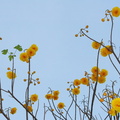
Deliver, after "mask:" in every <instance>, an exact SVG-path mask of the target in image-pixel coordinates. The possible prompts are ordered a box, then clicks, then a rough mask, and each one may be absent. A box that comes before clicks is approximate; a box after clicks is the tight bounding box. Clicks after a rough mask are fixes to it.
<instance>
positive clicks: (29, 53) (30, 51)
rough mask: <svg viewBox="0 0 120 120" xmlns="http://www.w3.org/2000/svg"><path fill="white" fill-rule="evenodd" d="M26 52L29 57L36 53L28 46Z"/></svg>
mask: <svg viewBox="0 0 120 120" xmlns="http://www.w3.org/2000/svg"><path fill="white" fill-rule="evenodd" d="M26 53H27V55H28V56H29V57H31V56H34V55H35V54H36V51H35V50H33V49H32V48H29V49H27V51H26Z"/></svg>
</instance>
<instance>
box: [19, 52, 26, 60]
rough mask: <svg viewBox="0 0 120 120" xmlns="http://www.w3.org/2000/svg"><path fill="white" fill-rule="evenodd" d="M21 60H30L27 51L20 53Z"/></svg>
mask: <svg viewBox="0 0 120 120" xmlns="http://www.w3.org/2000/svg"><path fill="white" fill-rule="evenodd" d="M20 60H21V61H23V62H26V61H28V55H27V53H25V52H24V53H21V54H20Z"/></svg>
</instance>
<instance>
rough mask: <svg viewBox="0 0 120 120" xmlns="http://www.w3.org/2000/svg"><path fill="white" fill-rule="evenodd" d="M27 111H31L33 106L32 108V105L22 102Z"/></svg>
mask: <svg viewBox="0 0 120 120" xmlns="http://www.w3.org/2000/svg"><path fill="white" fill-rule="evenodd" d="M23 106H24V107H25V108H26V109H27V110H28V111H29V112H32V111H33V108H32V105H28V106H27V105H26V104H24V105H23Z"/></svg>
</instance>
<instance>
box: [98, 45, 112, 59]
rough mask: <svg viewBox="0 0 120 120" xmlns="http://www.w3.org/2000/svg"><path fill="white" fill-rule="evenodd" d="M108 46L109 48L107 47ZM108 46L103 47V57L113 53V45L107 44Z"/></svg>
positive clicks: (101, 52) (101, 51)
mask: <svg viewBox="0 0 120 120" xmlns="http://www.w3.org/2000/svg"><path fill="white" fill-rule="evenodd" d="M106 47H107V48H106ZM106 47H103V48H101V50H100V54H101V55H102V56H103V57H106V56H107V55H109V54H112V47H111V46H110V45H107V46H106Z"/></svg>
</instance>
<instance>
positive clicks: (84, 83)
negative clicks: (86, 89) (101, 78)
mask: <svg viewBox="0 0 120 120" xmlns="http://www.w3.org/2000/svg"><path fill="white" fill-rule="evenodd" d="M80 81H81V83H82V84H83V85H88V84H89V80H88V79H87V78H81V79H80Z"/></svg>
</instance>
